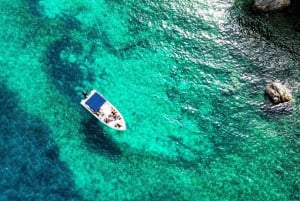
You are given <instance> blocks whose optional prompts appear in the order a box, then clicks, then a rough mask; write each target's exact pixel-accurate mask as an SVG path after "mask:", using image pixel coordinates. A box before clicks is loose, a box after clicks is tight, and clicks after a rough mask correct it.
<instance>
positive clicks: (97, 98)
mask: <svg viewBox="0 0 300 201" xmlns="http://www.w3.org/2000/svg"><path fill="white" fill-rule="evenodd" d="M105 101H106V100H105V99H104V98H103V97H102V96H101V95H100V94H98V93H94V94H93V95H92V96H91V97H90V98H89V99H88V100H87V101H86V104H87V105H88V106H89V107H90V108H91V109H92V110H93V111H98V110H99V109H100V107H101V106H102V105H103V104H104V103H105Z"/></svg>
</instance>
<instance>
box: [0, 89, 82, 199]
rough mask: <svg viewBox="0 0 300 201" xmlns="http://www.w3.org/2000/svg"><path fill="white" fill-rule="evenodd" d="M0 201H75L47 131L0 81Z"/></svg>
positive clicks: (67, 173) (66, 172) (68, 177)
mask: <svg viewBox="0 0 300 201" xmlns="http://www.w3.org/2000/svg"><path fill="white" fill-rule="evenodd" d="M0 93H1V96H0V104H1V109H0V112H1V113H0V122H1V126H0V154H1V156H0V164H1V165H0V175H1V177H0V192H1V193H0V201H7V200H13V201H18V200H22V201H24V200H26V201H30V200H36V201H37V200H41V201H52V200H53V201H62V200H73V201H79V200H83V198H82V197H81V196H80V195H79V194H78V192H76V190H75V186H74V182H73V180H72V174H71V172H70V170H69V169H68V167H67V166H66V164H65V163H64V162H62V161H60V160H59V150H58V147H57V146H56V145H55V143H54V142H53V140H52V139H51V130H50V129H49V128H48V127H47V125H45V124H44V123H43V122H42V121H41V120H40V119H38V118H36V117H34V116H32V115H29V114H27V113H26V112H24V111H23V110H22V109H21V108H20V107H19V106H18V97H17V95H16V94H14V93H13V92H11V91H10V90H8V89H7V87H6V86H5V85H3V84H0Z"/></svg>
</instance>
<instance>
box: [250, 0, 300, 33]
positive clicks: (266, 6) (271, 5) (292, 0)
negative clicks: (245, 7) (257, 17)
mask: <svg viewBox="0 0 300 201" xmlns="http://www.w3.org/2000/svg"><path fill="white" fill-rule="evenodd" d="M252 10H253V11H254V12H258V13H270V12H278V11H279V12H281V11H282V12H288V13H290V15H291V16H293V17H292V18H294V19H296V20H292V21H294V22H293V24H294V30H295V31H297V32H300V1H298V0H254V1H253V5H252Z"/></svg>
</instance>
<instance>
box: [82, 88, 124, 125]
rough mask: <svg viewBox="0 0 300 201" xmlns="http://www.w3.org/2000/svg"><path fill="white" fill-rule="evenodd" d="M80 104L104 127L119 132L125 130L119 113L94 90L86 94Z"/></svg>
mask: <svg viewBox="0 0 300 201" xmlns="http://www.w3.org/2000/svg"><path fill="white" fill-rule="evenodd" d="M80 104H81V105H82V106H83V107H84V108H85V109H86V110H87V111H89V112H90V113H91V114H92V115H93V116H94V117H96V118H97V119H98V120H99V121H100V122H102V123H103V124H105V125H106V126H108V127H110V128H112V129H115V130H119V131H125V130H126V123H125V120H124V118H123V116H122V115H121V113H120V112H119V111H118V110H117V108H116V107H115V106H114V105H113V104H111V103H110V102H109V101H108V100H107V99H105V98H104V97H103V96H102V95H101V94H100V93H99V92H97V91H96V90H92V91H91V92H90V94H86V97H85V98H84V99H82V100H81V101H80Z"/></svg>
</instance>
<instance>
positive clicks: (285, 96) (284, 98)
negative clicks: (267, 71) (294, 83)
mask: <svg viewBox="0 0 300 201" xmlns="http://www.w3.org/2000/svg"><path fill="white" fill-rule="evenodd" d="M266 94H267V95H268V97H269V98H270V99H271V101H272V102H273V103H274V104H279V103H284V102H291V101H292V100H293V99H292V95H291V93H290V92H289V91H288V89H287V88H286V87H285V86H284V85H283V84H281V83H280V82H272V83H271V84H268V85H267V86H266Z"/></svg>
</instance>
